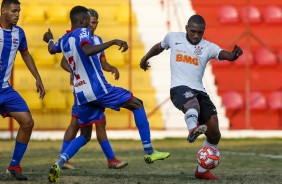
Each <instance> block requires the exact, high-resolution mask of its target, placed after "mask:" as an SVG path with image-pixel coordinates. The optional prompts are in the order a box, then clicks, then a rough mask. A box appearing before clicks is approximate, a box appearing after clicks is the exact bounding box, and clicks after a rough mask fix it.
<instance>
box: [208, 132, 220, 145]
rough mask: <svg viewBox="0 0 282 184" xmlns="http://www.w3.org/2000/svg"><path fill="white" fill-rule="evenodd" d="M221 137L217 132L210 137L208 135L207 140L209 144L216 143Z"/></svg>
mask: <svg viewBox="0 0 282 184" xmlns="http://www.w3.org/2000/svg"><path fill="white" fill-rule="evenodd" d="M220 138H221V133H220V132H217V133H215V134H213V135H212V136H211V137H208V142H209V143H211V144H218V143H219V141H220Z"/></svg>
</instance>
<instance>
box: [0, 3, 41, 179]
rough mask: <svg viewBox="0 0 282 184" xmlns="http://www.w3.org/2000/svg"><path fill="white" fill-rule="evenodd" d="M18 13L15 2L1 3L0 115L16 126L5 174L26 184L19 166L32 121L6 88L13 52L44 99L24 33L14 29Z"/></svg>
mask: <svg viewBox="0 0 282 184" xmlns="http://www.w3.org/2000/svg"><path fill="white" fill-rule="evenodd" d="M20 10H21V7H20V2H19V1H18V0H3V1H2V4H1V18H0V53H1V54H0V114H1V115H2V116H3V117H4V118H5V117H8V116H10V117H12V118H14V119H15V120H16V121H17V122H18V124H19V126H20V127H19V130H18V133H17V137H16V144H15V149H14V153H13V156H12V159H11V162H10V165H9V166H8V168H7V170H6V172H7V174H11V175H12V176H13V177H14V178H16V179H17V180H27V177H26V176H24V175H23V174H22V169H21V167H20V162H21V160H22V158H23V156H24V153H25V151H26V149H27V145H28V142H29V139H30V136H31V133H32V128H33V126H34V121H33V119H32V116H31V113H30V110H29V108H28V106H27V104H26V102H25V101H24V99H23V98H22V97H21V96H20V95H19V93H18V92H16V91H15V90H14V89H13V87H12V86H10V84H9V79H10V76H11V73H12V68H13V65H14V59H15V57H16V54H17V51H20V53H21V57H22V59H23V61H24V62H25V64H26V66H27V68H28V69H29V71H30V72H31V74H32V75H33V77H34V78H35V80H36V88H37V92H39V93H40V95H39V98H41V99H43V98H44V95H45V90H44V86H43V84H42V81H41V78H40V75H39V73H38V71H37V68H36V66H35V64H34V61H33V58H32V56H31V55H30V53H29V51H28V47H27V41H26V37H25V33H24V31H23V29H22V28H20V27H19V26H17V25H16V24H17V22H18V20H19V14H20Z"/></svg>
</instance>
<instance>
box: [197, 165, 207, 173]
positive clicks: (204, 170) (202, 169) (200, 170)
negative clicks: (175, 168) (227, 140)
mask: <svg viewBox="0 0 282 184" xmlns="http://www.w3.org/2000/svg"><path fill="white" fill-rule="evenodd" d="M206 171H207V169H205V168H203V167H202V166H200V164H199V165H198V172H200V173H203V172H206Z"/></svg>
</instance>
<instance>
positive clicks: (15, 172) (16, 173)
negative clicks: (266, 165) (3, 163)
mask: <svg viewBox="0 0 282 184" xmlns="http://www.w3.org/2000/svg"><path fill="white" fill-rule="evenodd" d="M6 173H7V174H9V175H12V176H13V177H14V178H16V179H17V180H27V177H26V176H25V175H23V174H22V168H21V166H19V165H16V166H13V167H12V166H9V167H8V168H7V169H6Z"/></svg>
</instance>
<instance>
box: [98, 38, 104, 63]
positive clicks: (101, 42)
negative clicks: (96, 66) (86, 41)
mask: <svg viewBox="0 0 282 184" xmlns="http://www.w3.org/2000/svg"><path fill="white" fill-rule="evenodd" d="M98 39H99V41H100V44H103V40H102V38H101V37H100V36H98ZM101 57H105V51H104V50H103V51H101V55H100V58H101Z"/></svg>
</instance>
